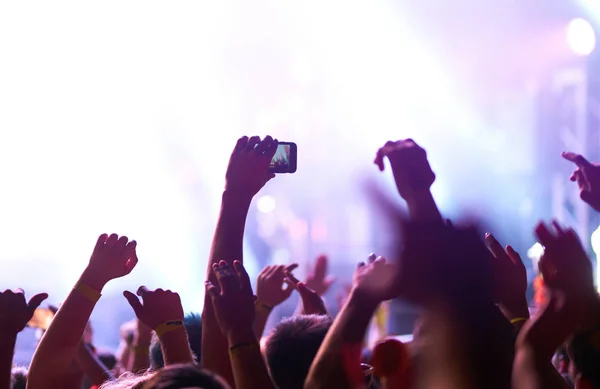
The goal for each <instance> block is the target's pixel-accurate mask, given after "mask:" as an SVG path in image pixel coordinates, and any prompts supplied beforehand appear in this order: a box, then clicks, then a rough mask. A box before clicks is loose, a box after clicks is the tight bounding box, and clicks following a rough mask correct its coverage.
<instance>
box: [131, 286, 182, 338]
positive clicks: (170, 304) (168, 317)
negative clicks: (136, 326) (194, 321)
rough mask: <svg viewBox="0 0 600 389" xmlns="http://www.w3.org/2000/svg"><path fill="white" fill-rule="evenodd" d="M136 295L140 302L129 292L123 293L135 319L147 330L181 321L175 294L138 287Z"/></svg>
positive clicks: (179, 300)
mask: <svg viewBox="0 0 600 389" xmlns="http://www.w3.org/2000/svg"><path fill="white" fill-rule="evenodd" d="M137 295H138V296H140V297H141V298H142V301H140V299H139V298H138V297H137V296H136V295H134V294H133V293H131V292H129V291H125V292H123V296H125V298H126V299H127V301H128V302H129V305H131V308H133V311H134V312H135V315H136V316H137V318H138V319H139V320H140V321H141V322H142V323H144V324H145V325H146V326H147V327H148V328H151V329H155V328H157V327H158V326H159V325H161V324H163V323H167V322H171V321H180V322H181V321H183V317H184V313H183V307H182V306H181V299H180V298H179V295H178V294H177V293H175V292H171V291H170V290H162V289H156V290H149V289H148V288H146V287H145V286H140V287H139V289H138V290H137Z"/></svg>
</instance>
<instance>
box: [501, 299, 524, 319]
mask: <svg viewBox="0 0 600 389" xmlns="http://www.w3.org/2000/svg"><path fill="white" fill-rule="evenodd" d="M498 307H499V308H500V310H501V311H502V314H503V315H504V316H505V317H506V318H507V319H508V320H514V319H517V318H527V319H528V318H529V306H528V305H527V300H526V299H525V298H524V297H523V298H522V299H515V300H512V301H510V302H506V301H503V302H501V303H499V304H498Z"/></svg>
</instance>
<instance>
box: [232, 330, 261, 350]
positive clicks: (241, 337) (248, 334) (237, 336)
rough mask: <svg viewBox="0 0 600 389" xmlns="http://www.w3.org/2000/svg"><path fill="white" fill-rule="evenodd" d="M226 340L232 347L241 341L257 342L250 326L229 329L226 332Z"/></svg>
mask: <svg viewBox="0 0 600 389" xmlns="http://www.w3.org/2000/svg"><path fill="white" fill-rule="evenodd" d="M227 342H228V343H229V347H233V346H235V345H238V344H242V343H252V342H257V339H256V335H255V334H254V330H253V329H252V328H244V329H231V330H230V331H228V332H227Z"/></svg>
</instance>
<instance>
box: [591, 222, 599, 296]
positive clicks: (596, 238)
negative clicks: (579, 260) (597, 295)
mask: <svg viewBox="0 0 600 389" xmlns="http://www.w3.org/2000/svg"><path fill="white" fill-rule="evenodd" d="M591 240H592V250H594V254H596V284H598V291H600V266H598V265H597V263H598V259H599V258H600V227H598V228H597V229H596V231H594V232H592V238H591Z"/></svg>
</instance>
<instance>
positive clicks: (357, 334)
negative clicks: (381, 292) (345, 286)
mask: <svg viewBox="0 0 600 389" xmlns="http://www.w3.org/2000/svg"><path fill="white" fill-rule="evenodd" d="M376 309H377V303H375V302H373V301H370V300H368V299H366V298H364V297H363V296H361V295H359V294H357V293H356V292H355V291H353V292H351V293H350V296H349V298H348V301H347V303H346V305H345V306H344V307H343V308H342V310H341V312H340V313H339V314H338V316H337V318H336V319H335V321H334V323H333V325H332V327H331V329H330V330H329V332H328V333H327V336H326V337H325V340H324V341H323V344H322V345H321V348H320V349H319V352H318V353H317V356H316V357H315V360H314V362H313V364H312V366H311V368H310V372H309V374H308V377H307V379H306V383H305V387H306V388H334V387H344V385H345V387H350V385H351V384H352V383H349V382H348V380H347V378H348V374H347V372H346V369H345V366H344V363H343V362H344V361H343V358H340V356H341V355H342V354H343V352H344V351H348V350H353V349H360V348H361V346H362V343H363V340H364V336H365V333H366V331H367V328H368V326H369V323H370V321H371V318H372V316H373V314H374V313H375V310H376ZM359 362H360V361H356V366H355V368H357V369H358V368H359V366H358V363H359ZM350 368H354V367H352V366H350Z"/></svg>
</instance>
